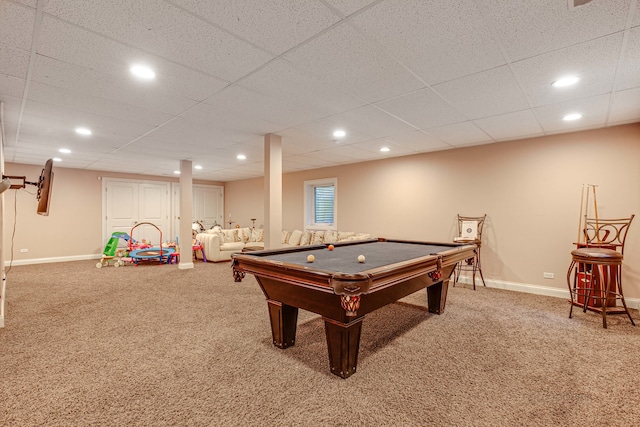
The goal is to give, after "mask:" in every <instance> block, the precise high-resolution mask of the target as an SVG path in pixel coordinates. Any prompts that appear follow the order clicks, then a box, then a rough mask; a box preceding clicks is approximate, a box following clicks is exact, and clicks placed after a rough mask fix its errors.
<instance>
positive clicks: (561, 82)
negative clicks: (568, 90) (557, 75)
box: [551, 76, 580, 87]
mask: <svg viewBox="0 0 640 427" xmlns="http://www.w3.org/2000/svg"><path fill="white" fill-rule="evenodd" d="M578 81H580V77H577V76H566V77H562V78H561V79H558V80H556V81H555V82H553V83H551V86H553V87H565V86H571V85H574V84H576V83H578Z"/></svg>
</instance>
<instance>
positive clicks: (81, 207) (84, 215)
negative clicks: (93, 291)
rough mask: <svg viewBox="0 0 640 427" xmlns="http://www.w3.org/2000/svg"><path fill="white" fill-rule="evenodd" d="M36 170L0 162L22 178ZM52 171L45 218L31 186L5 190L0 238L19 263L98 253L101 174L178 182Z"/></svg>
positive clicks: (33, 178)
mask: <svg viewBox="0 0 640 427" xmlns="http://www.w3.org/2000/svg"><path fill="white" fill-rule="evenodd" d="M41 170H42V166H33V165H24V164H16V163H6V164H5V175H14V176H26V178H27V181H32V182H35V181H37V180H38V177H39V176H40V172H41ZM53 171H54V179H53V188H52V193H51V202H50V207H49V216H41V215H38V214H36V206H37V202H36V196H35V192H36V188H35V187H34V186H31V185H27V187H26V188H25V189H24V190H7V191H5V193H4V236H3V238H2V245H3V249H4V257H5V261H9V260H10V258H11V254H12V253H13V259H14V261H23V262H24V261H27V260H38V261H42V260H48V259H54V260H55V259H56V258H65V257H66V258H73V257H78V258H82V257H87V256H89V255H92V254H96V255H97V254H102V251H103V250H104V245H105V244H106V242H103V241H102V181H101V180H100V179H99V178H100V177H110V178H126V179H132V180H153V181H164V182H178V180H177V179H175V178H165V177H152V176H148V175H135V174H119V173H112V172H101V171H88V170H81V169H68V168H62V167H59V166H57V165H56V164H54V166H53ZM194 184H209V185H223V183H220V182H210V181H194ZM16 202H17V203H16ZM14 209H16V210H17V222H16V223H15V236H14V237H13V242H12V233H13V226H14V218H15V217H16V216H15V215H14ZM12 243H13V252H11V246H12ZM21 249H28V250H29V252H27V253H22V252H20V250H21Z"/></svg>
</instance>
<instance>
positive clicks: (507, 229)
mask: <svg viewBox="0 0 640 427" xmlns="http://www.w3.org/2000/svg"><path fill="white" fill-rule="evenodd" d="M283 144H285V145H286V140H284V141H283ZM639 159H640V123H634V124H630V125H623V126H616V127H611V128H605V129H598V130H591V131H584V132H575V133H568V134H559V135H551V136H546V137H540V138H532V139H523V140H518V141H510V142H502V143H495V144H487V145H478V146H472V147H466V148H459V149H455V150H447V151H438V152H432V153H426V154H417V155H412V156H405V157H397V158H390V159H385V160H379V161H371V162H363V163H357V164H349V165H343V166H336V167H329V168H321V169H314V170H309V171H302V172H295V173H289V174H285V175H284V179H283V227H284V228H285V229H287V230H289V231H291V230H293V229H296V228H297V229H300V230H302V229H303V206H304V202H303V182H304V181H305V180H313V179H320V178H330V177H337V178H338V229H339V230H344V231H356V232H368V233H371V234H373V235H375V236H378V237H387V238H400V239H417V240H431V241H443V242H450V241H451V240H452V238H453V237H454V235H455V234H456V214H458V213H460V214H463V215H473V216H475V215H482V214H485V213H486V214H487V223H486V225H485V230H484V236H483V246H482V262H483V272H484V273H485V277H486V278H490V279H491V280H493V281H494V282H495V284H496V286H500V284H516V285H517V284H526V285H540V286H545V287H551V288H558V289H562V290H565V289H566V286H567V285H566V272H567V268H568V266H569V262H570V260H571V256H570V252H571V250H572V249H574V248H575V246H574V245H573V242H575V241H576V239H577V235H578V221H579V213H580V196H581V191H582V186H583V184H596V185H598V187H597V192H596V194H597V201H598V212H599V215H600V217H602V218H607V217H608V218H619V217H625V216H629V215H631V214H638V215H640V167H639V166H640V161H639ZM262 188H263V184H262V179H253V180H245V181H234V182H229V183H227V185H226V191H225V194H226V195H227V198H226V200H225V209H226V210H227V212H233V215H234V216H235V215H238V217H239V218H244V217H249V216H250V215H254V216H251V217H252V218H253V217H256V216H257V217H258V218H259V219H258V221H257V222H256V225H258V224H261V223H262V222H263V221H264V213H263V212H264V206H263V205H264V203H262V197H261V196H260V195H261V194H262ZM256 200H260V202H259V204H258V203H257V202H256ZM257 209H261V210H260V212H259V213H257V214H256V210H257ZM590 209H591V212H593V206H592V205H591V207H590ZM242 225H244V224H242ZM248 225H250V222H249V223H248ZM544 272H550V273H554V275H555V278H554V279H544V278H543V273H544ZM623 283H624V290H625V295H626V296H628V297H635V298H638V297H640V217H638V218H636V219H635V220H634V223H633V224H632V226H631V229H630V232H629V236H628V239H627V246H626V249H625V262H624V275H623Z"/></svg>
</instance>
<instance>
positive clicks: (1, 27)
mask: <svg viewBox="0 0 640 427" xmlns="http://www.w3.org/2000/svg"><path fill="white" fill-rule="evenodd" d="M34 20H35V9H33V8H31V7H27V6H24V5H21V4H17V3H12V2H8V1H2V2H0V40H2V44H5V45H7V46H11V47H14V48H18V49H21V50H25V51H29V50H31V40H32V36H31V35H32V32H31V30H32V29H33V22H34Z"/></svg>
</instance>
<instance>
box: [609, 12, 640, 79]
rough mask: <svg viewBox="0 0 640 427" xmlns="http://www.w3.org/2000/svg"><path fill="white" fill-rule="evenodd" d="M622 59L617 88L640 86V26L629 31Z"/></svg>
mask: <svg viewBox="0 0 640 427" xmlns="http://www.w3.org/2000/svg"><path fill="white" fill-rule="evenodd" d="M638 9H640V4H639V5H638ZM621 59H622V60H621V63H620V69H619V70H618V80H617V81H616V87H615V89H616V90H624V89H630V88H634V87H638V86H640V27H636V28H633V29H631V30H630V31H629V38H628V39H627V46H626V50H625V51H624V52H623V54H622V58H621Z"/></svg>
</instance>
